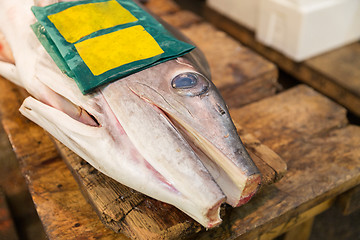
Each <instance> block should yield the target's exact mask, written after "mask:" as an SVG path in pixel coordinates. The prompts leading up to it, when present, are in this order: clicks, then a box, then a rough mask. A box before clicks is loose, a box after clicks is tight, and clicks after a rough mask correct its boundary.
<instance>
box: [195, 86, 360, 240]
mask: <svg viewBox="0 0 360 240" xmlns="http://www.w3.org/2000/svg"><path fill="white" fill-rule="evenodd" d="M231 113H232V117H233V119H234V121H235V122H236V123H238V124H241V126H243V127H244V128H245V129H246V130H247V131H250V132H251V133H253V134H254V135H255V136H256V137H258V138H259V139H260V140H261V141H262V142H263V143H266V145H267V146H269V147H270V148H271V149H273V150H274V151H275V152H276V153H278V154H279V155H280V156H281V157H282V158H283V159H284V160H285V161H286V162H287V167H288V170H287V173H286V174H285V176H284V177H283V178H282V179H281V180H280V181H279V182H277V183H275V184H274V185H271V186H269V187H268V188H265V189H263V191H262V192H260V193H259V194H258V195H257V196H256V197H255V198H254V199H253V200H252V201H251V202H250V203H249V204H248V205H246V206H244V207H240V208H238V209H235V210H234V211H231V213H230V214H228V215H225V216H226V220H225V221H224V224H222V225H221V226H220V227H219V228H217V229H214V230H210V231H207V232H203V233H202V234H200V235H199V236H201V238H199V239H227V238H229V237H232V238H233V237H234V236H236V237H238V236H241V239H254V238H260V237H261V236H262V235H264V234H266V233H269V232H272V231H273V229H274V228H276V227H278V226H280V225H282V224H284V223H287V222H289V221H290V222H292V221H294V220H296V219H297V218H298V216H299V214H301V213H303V212H306V211H307V210H308V209H311V208H313V207H316V206H317V205H318V204H320V203H322V202H324V201H327V200H329V199H332V198H334V197H335V196H337V195H339V194H341V193H343V192H345V191H346V190H348V189H350V188H352V187H354V186H356V185H358V184H359V183H360V158H359V156H360V128H359V127H357V126H353V125H346V116H345V113H346V111H345V110H344V109H343V108H342V107H341V106H339V105H337V104H335V103H334V102H332V101H330V100H328V99H327V98H325V97H324V96H322V95H320V94H319V93H317V92H315V91H314V90H313V89H311V88H309V87H306V86H297V87H295V88H293V89H290V90H288V91H285V92H283V93H281V94H278V95H276V96H274V97H271V98H267V99H264V100H261V101H258V102H256V103H252V104H249V105H247V106H245V107H242V108H238V109H233V111H232V112H231ZM286 226H287V225H286ZM285 230H287V229H284V231H285Z"/></svg>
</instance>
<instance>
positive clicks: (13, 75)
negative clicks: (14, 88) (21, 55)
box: [0, 61, 23, 87]
mask: <svg viewBox="0 0 360 240" xmlns="http://www.w3.org/2000/svg"><path fill="white" fill-rule="evenodd" d="M0 75H1V76H3V77H4V78H6V79H8V80H10V81H11V82H13V83H15V84H16V85H19V86H21V87H23V86H22V84H21V81H20V78H19V74H18V72H17V69H16V66H15V65H14V64H12V63H8V62H2V61H0Z"/></svg>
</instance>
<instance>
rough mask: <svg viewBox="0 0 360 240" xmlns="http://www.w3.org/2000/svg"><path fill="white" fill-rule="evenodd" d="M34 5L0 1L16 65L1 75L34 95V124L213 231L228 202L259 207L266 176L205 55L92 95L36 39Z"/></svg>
mask: <svg viewBox="0 0 360 240" xmlns="http://www.w3.org/2000/svg"><path fill="white" fill-rule="evenodd" d="M39 2H40V3H44V2H42V1H39ZM49 2H51V3H52V2H54V1H49ZM33 4H34V2H33V1H31V0H13V1H7V0H0V34H1V35H2V36H4V38H3V39H6V40H7V42H8V44H9V46H10V48H11V50H12V51H11V52H12V56H13V59H8V61H1V62H0V74H1V75H3V76H4V77H6V78H8V79H9V80H11V81H13V82H14V83H16V84H18V85H20V86H22V87H24V88H25V89H26V90H27V91H28V92H29V93H30V94H31V95H32V97H28V98H27V99H25V101H24V103H23V104H22V106H21V108H20V112H21V113H22V114H23V115H24V116H26V117H28V118H29V119H31V120H32V121H34V122H35V123H37V124H38V125H40V126H41V127H43V128H44V129H45V130H47V131H48V132H49V133H50V134H52V135H53V136H54V137H55V138H57V139H58V140H59V141H61V142H62V143H63V144H65V145H66V146H67V147H69V148H70V149H71V150H73V151H74V152H75V153H76V154H78V155H79V156H80V157H82V158H83V159H85V160H86V161H87V162H89V163H90V164H91V165H92V166H93V167H95V168H96V169H98V170H99V171H101V172H102V173H104V174H106V175H107V176H109V177H111V178H113V179H115V180H116V181H118V182H120V183H122V184H124V185H127V186H129V187H131V188H133V189H135V190H137V191H140V192H142V193H144V194H146V195H148V196H151V197H153V198H155V199H158V200H160V201H163V202H166V203H169V204H172V205H174V206H176V207H177V208H179V209H180V210H182V211H184V212H185V213H186V214H188V215H189V216H191V217H192V218H193V219H195V220H196V221H198V222H199V223H200V224H202V225H203V226H204V227H206V228H211V227H215V226H217V225H219V224H220V223H221V219H220V216H219V211H220V206H221V204H223V203H224V202H225V201H226V202H227V203H229V204H230V205H232V206H234V207H236V206H239V205H242V204H244V203H246V202H247V201H249V200H250V198H251V197H252V196H253V195H254V194H255V192H256V190H257V188H258V186H259V184H260V181H261V176H260V173H259V171H258V169H257V168H256V166H255V165H254V163H253V162H252V160H251V159H250V157H249V155H248V154H247V152H246V150H245V148H244V147H243V145H242V143H241V140H240V138H239V136H238V134H237V132H236V129H235V127H234V124H233V123H232V121H231V117H230V115H229V113H228V110H227V107H226V105H225V103H224V101H223V99H222V97H221V96H220V94H219V92H218V91H217V89H216V87H215V86H214V85H213V83H212V82H211V81H210V80H208V79H209V78H210V73H209V72H208V65H207V63H206V60H205V58H204V57H203V56H202V55H201V53H200V52H199V51H198V50H196V51H193V52H191V53H190V54H187V55H186V56H184V57H179V58H177V59H174V60H170V61H167V62H165V63H162V64H159V65H157V66H154V67H152V68H149V69H146V70H143V71H141V72H138V73H135V74H132V75H130V76H128V77H126V78H123V79H121V80H118V81H115V82H113V83H110V84H107V85H106V86H103V87H100V88H98V89H97V90H96V91H94V92H93V93H91V94H87V95H83V94H82V93H81V92H80V90H79V89H78V87H77V86H76V84H75V82H74V81H73V80H72V79H70V78H68V77H67V76H66V75H64V74H63V73H62V72H61V71H60V70H59V69H58V67H57V66H56V64H55V63H54V62H53V60H52V59H51V57H50V56H49V55H48V53H47V52H46V51H45V50H44V48H43V47H42V45H41V44H40V43H39V41H38V39H37V38H36V36H35V35H34V33H33V32H32V30H31V28H30V25H31V24H33V23H34V22H35V18H34V16H33V14H32V13H31V11H30V7H31V6H32V5H33ZM171 31H172V32H173V30H171ZM175 34H177V33H175ZM1 39H2V38H0V41H1ZM185 40H186V39H185ZM6 56H9V54H8V53H7V55H6ZM10 56H11V55H10ZM8 58H9V57H8ZM0 60H1V58H0Z"/></svg>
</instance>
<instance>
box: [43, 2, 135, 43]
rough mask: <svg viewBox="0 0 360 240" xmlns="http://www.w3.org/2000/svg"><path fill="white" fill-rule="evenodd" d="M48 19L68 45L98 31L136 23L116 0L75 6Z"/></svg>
mask: <svg viewBox="0 0 360 240" xmlns="http://www.w3.org/2000/svg"><path fill="white" fill-rule="evenodd" d="M48 18H49V20H50V21H51V22H52V23H53V24H54V25H55V27H56V28H57V30H58V31H59V32H60V34H61V35H62V36H63V37H64V38H65V39H66V41H68V42H70V43H74V42H76V41H78V40H79V39H81V38H82V37H84V36H87V35H89V34H90V33H93V32H96V31H98V30H100V29H106V28H110V27H113V26H116V25H120V24H125V23H129V22H135V21H137V18H136V17H134V16H133V15H132V14H131V13H130V12H129V11H128V10H126V9H125V8H124V7H122V6H121V5H120V4H119V3H118V2H117V1H116V0H110V1H107V2H98V3H88V4H81V5H76V6H73V7H70V8H68V9H66V10H64V11H61V12H59V13H55V14H53V15H49V16H48Z"/></svg>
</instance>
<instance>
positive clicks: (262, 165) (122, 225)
mask: <svg viewBox="0 0 360 240" xmlns="http://www.w3.org/2000/svg"><path fill="white" fill-rule="evenodd" d="M244 136H245V137H244V138H243V141H244V144H245V146H246V147H247V150H248V152H249V154H250V156H251V157H252V159H253V160H254V162H255V164H256V165H257V166H258V167H259V170H260V171H261V173H262V188H264V187H266V186H267V185H269V184H272V183H274V181H278V180H279V179H280V178H281V177H282V176H283V174H284V173H285V172H286V163H285V162H284V161H283V160H282V159H281V158H280V157H279V156H278V155H277V154H276V153H274V152H273V151H272V150H271V149H269V148H268V147H266V146H264V145H263V144H261V143H260V142H259V141H258V140H256V139H255V138H254V137H253V136H252V135H251V134H246V135H244ZM56 145H57V147H58V149H59V151H60V153H61V155H62V157H63V160H64V161H65V163H66V164H67V166H68V167H69V169H70V170H71V172H72V174H73V175H74V177H75V179H76V180H77V182H78V184H79V186H80V188H81V191H82V192H83V194H84V195H85V197H86V198H87V200H88V202H90V203H91V205H92V206H93V208H94V210H95V211H96V213H97V214H98V216H99V218H100V219H101V221H102V222H103V223H104V224H105V225H106V226H107V227H109V228H110V229H112V230H114V231H115V232H121V233H124V234H125V235H126V236H129V237H131V238H133V239H159V238H161V239H182V238H187V237H189V235H193V234H195V233H196V232H199V231H201V229H202V227H201V226H200V225H199V224H198V223H196V222H195V221H193V220H192V219H191V218H190V217H188V216H187V215H186V214H184V213H182V212H181V211H179V210H177V209H176V208H175V207H174V206H171V205H169V204H165V203H162V202H159V201H157V200H154V199H152V198H149V197H147V196H145V195H143V194H141V193H139V192H137V191H135V190H133V189H131V188H128V187H126V186H124V185H122V184H120V183H118V182H116V181H114V180H112V179H111V178H109V177H107V176H105V175H104V174H102V173H100V172H99V171H97V170H96V169H94V168H93V167H92V166H91V165H89V164H88V163H86V162H85V161H84V160H83V159H81V158H80V157H78V156H77V155H76V154H74V153H73V152H72V151H71V150H69V149H68V148H67V147H65V146H64V145H63V144H61V143H60V142H58V141H56Z"/></svg>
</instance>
